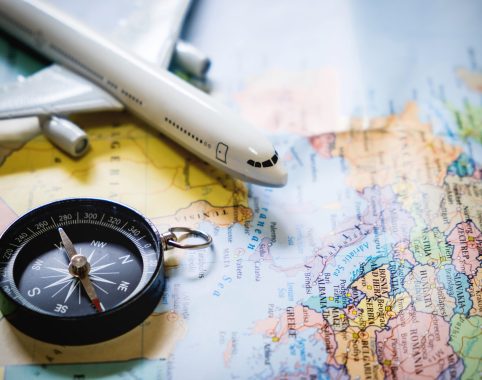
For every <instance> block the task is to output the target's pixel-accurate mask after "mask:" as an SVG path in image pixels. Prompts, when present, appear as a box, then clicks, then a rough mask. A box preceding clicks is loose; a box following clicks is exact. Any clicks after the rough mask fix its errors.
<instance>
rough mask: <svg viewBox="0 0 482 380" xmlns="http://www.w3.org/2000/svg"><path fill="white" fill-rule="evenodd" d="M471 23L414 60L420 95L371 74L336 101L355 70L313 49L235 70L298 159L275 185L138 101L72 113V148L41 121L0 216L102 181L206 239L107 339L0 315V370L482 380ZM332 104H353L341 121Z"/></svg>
mask: <svg viewBox="0 0 482 380" xmlns="http://www.w3.org/2000/svg"><path fill="white" fill-rule="evenodd" d="M479 11H480V10H479ZM479 28H480V27H479ZM462 37H466V35H465V34H462V36H461V37H460V40H456V41H455V42H453V43H454V44H458V45H457V46H459V45H460V46H462V48H461V49H462V50H461V51H463V52H464V54H465V55H458V56H456V57H451V56H450V57H448V58H447V60H446V61H447V62H446V69H447V70H446V71H443V73H444V75H442V74H440V71H437V70H435V73H430V72H429V70H428V68H427V66H423V65H421V68H418V70H419V71H421V74H418V73H417V74H413V78H414V79H411V80H412V82H413V83H412V82H411V83H410V86H412V87H410V91H409V93H410V95H407V94H406V93H405V92H404V91H400V94H397V96H388V95H387V92H388V90H387V88H388V87H390V86H388V85H386V83H385V82H383V83H380V79H379V78H378V79H372V82H370V84H369V86H368V87H370V91H371V92H370V91H368V92H370V94H371V95H370V94H368V95H367V97H368V98H370V96H371V97H372V100H371V101H369V102H368V103H369V104H368V105H366V107H365V108H366V109H369V110H370V111H369V112H367V113H365V112H363V113H361V112H360V107H359V104H357V103H353V104H352V103H350V104H349V105H348V106H347V105H346V104H337V103H336V101H334V100H333V99H334V98H336V97H337V96H339V95H340V94H341V95H340V97H342V98H343V91H346V88H345V87H344V86H343V85H341V84H340V82H342V80H343V78H344V75H345V77H346V75H347V73H346V72H344V71H343V70H341V69H333V67H327V66H325V65H321V64H320V67H317V68H314V69H313V68H311V69H303V70H301V69H299V70H292V69H291V70H288V69H283V70H279V69H277V70H274V69H271V68H266V69H265V70H264V71H262V72H261V73H260V72H257V71H254V73H253V75H252V76H250V78H249V79H245V80H244V81H243V83H242V85H240V86H237V87H236V86H235V87H236V88H237V89H236V91H235V92H234V93H231V94H230V95H231V96H232V98H233V99H235V100H234V101H233V102H234V103H235V106H236V107H237V108H238V110H239V112H240V113H242V114H243V115H244V116H245V117H246V118H247V119H248V120H251V121H252V122H253V123H255V124H256V125H258V126H259V127H260V128H263V130H264V131H265V133H267V134H268V136H269V137H270V139H271V140H272V141H273V143H274V145H275V146H276V147H277V150H278V152H279V153H280V157H282V160H283V162H284V164H285V166H286V168H287V170H288V173H289V184H288V185H287V186H286V187H285V188H281V189H270V188H263V187H259V186H254V185H249V184H245V183H243V182H240V181H238V180H234V179H232V178H231V177H229V176H227V175H225V174H224V173H222V172H220V171H218V170H216V169H213V168H211V167H210V166H209V165H207V164H205V163H203V162H202V161H200V160H199V159H197V158H196V157H194V156H192V155H191V154H190V153H188V152H186V151H184V150H183V149H181V148H179V147H177V146H176V145H175V144H173V143H171V142H170V141H169V140H167V139H166V138H164V137H163V136H161V135H160V134H158V133H156V132H153V131H152V130H151V129H149V128H148V127H147V126H144V125H143V124H142V123H141V122H139V121H138V120H137V119H135V118H134V117H132V116H129V115H126V114H107V115H106V114H94V115H79V116H74V120H75V121H76V122H77V123H78V124H79V125H82V126H83V127H85V129H86V131H87V132H88V134H89V136H90V140H91V144H92V146H91V150H90V152H89V153H88V154H87V156H86V157H84V158H82V159H80V160H72V159H71V158H69V157H68V156H66V155H64V154H63V153H61V152H60V151H58V150H57V149H55V148H54V147H52V146H51V145H50V143H49V142H48V141H47V140H46V139H45V138H44V137H43V136H36V137H34V138H32V139H30V140H29V141H25V142H24V143H23V144H22V145H21V146H17V145H5V146H2V147H1V148H0V229H4V228H5V227H6V226H7V225H8V224H9V223H10V222H11V221H12V220H14V218H15V217H16V216H17V215H21V214H23V213H25V212H26V211H27V210H29V209H31V208H33V207H36V206H38V205H41V204H43V203H46V202H48V201H52V200H56V199H61V198H66V197H77V196H95V197H100V198H108V199H112V200H116V201H119V202H122V203H125V204H128V205H130V206H132V207H134V208H136V209H138V210H139V211H141V212H142V213H144V214H145V215H146V216H148V217H149V218H150V219H151V220H152V221H153V222H154V224H155V225H156V226H157V227H158V229H159V230H160V231H164V230H166V229H167V228H168V227H169V226H173V225H183V226H190V227H196V228H200V229H202V230H205V231H206V232H208V233H210V234H211V235H212V236H213V238H214V246H213V248H212V249H205V250H199V251H193V252H178V251H175V252H174V253H172V254H169V255H168V256H167V257H166V263H167V266H168V269H167V275H168V280H167V289H166V291H165V293H164V295H163V298H162V300H161V302H160V303H159V305H158V307H157V308H156V310H155V312H154V313H153V314H152V315H151V316H150V317H149V318H148V319H147V320H146V321H145V322H144V323H143V324H142V325H141V326H139V327H137V328H135V329H134V330H132V331H131V332H129V333H127V334H125V335H123V336H121V337H119V338H116V339H114V340H111V341H108V342H105V343H100V344H96V345H90V346H82V347H69V346H56V345H52V344H47V343H43V342H40V341H36V340H34V339H32V338H29V337H28V336H25V335H23V334H22V333H20V332H18V331H16V330H15V329H14V328H13V327H12V326H11V325H9V323H8V322H7V321H6V320H5V319H0V341H1V342H2V344H1V345H0V379H1V378H2V377H3V378H5V379H10V378H28V377H29V376H30V377H33V376H35V377H36V378H39V379H47V378H48V379H51V378H65V377H68V378H76V379H83V378H112V379H114V378H123V377H125V376H131V377H136V378H169V379H171V378H173V379H177V378H180V379H185V378H194V377H197V378H233V379H234V378H243V379H244V378H252V379H318V378H319V379H322V378H326V379H384V378H386V379H480V377H481V374H482V360H481V359H482V354H481V353H482V265H481V262H482V145H481V144H482V141H481V133H482V124H481V123H482V116H481V115H482V107H481V99H482V86H481V83H482V67H481V66H480V63H479V62H480V61H477V59H479V60H480V59H481V56H480V52H481V51H482V46H481V45H480V41H479V44H478V46H475V47H474V46H472V45H470V44H468V43H466V41H465V40H464V39H463V38H462ZM477 49H478V50H477ZM477 57H478V58H477ZM449 58H450V59H449ZM437 73H439V76H437ZM419 75H420V76H421V77H422V78H429V79H428V80H423V81H422V80H419ZM368 77H369V76H368ZM340 78H341V79H340ZM227 92H228V93H229V91H227ZM345 94H346V93H345ZM327 103H329V104H330V107H332V108H334V109H341V110H342V112H343V111H346V110H348V111H346V114H347V115H348V116H347V118H346V120H344V121H343V123H342V124H343V126H342V127H340V126H337V127H335V125H334V124H336V123H338V122H339V121H337V120H338V119H337V118H335V117H334V116H333V115H332V114H331V113H330V112H329V111H326V104H327ZM341 103H344V102H341ZM380 104H384V105H385V104H389V107H388V109H387V108H384V107H382V106H380ZM324 106H325V108H324ZM186 363H189V364H188V365H186Z"/></svg>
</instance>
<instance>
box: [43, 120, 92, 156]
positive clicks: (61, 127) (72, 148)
mask: <svg viewBox="0 0 482 380" xmlns="http://www.w3.org/2000/svg"><path fill="white" fill-rule="evenodd" d="M39 121H40V127H41V129H42V132H43V133H44V135H45V136H46V137H47V138H48V139H49V140H50V141H51V142H52V143H53V144H54V145H55V146H57V147H58V148H60V149H62V150H63V151H64V152H65V153H67V154H69V155H70V156H72V157H80V156H82V155H84V154H85V152H87V150H88V148H89V138H88V137H87V134H86V133H85V132H84V131H83V130H82V129H81V128H79V127H78V126H77V125H75V124H74V123H72V122H71V121H70V120H67V119H64V118H61V117H58V116H48V117H45V118H44V117H39Z"/></svg>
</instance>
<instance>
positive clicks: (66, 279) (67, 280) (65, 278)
mask: <svg viewBox="0 0 482 380" xmlns="http://www.w3.org/2000/svg"><path fill="white" fill-rule="evenodd" d="M72 279H73V277H72V276H71V275H70V273H69V274H68V275H67V276H64V277H62V278H61V279H59V280H57V281H54V282H52V283H51V284H50V285H47V286H44V289H48V288H52V287H54V286H57V285H62V284H63V283H65V282H69V281H70V280H72Z"/></svg>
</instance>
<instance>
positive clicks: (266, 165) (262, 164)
mask: <svg viewBox="0 0 482 380" xmlns="http://www.w3.org/2000/svg"><path fill="white" fill-rule="evenodd" d="M277 162H278V152H277V151H274V156H273V157H271V159H269V160H266V161H263V162H259V161H254V160H248V165H251V166H254V167H255V168H260V167H263V168H269V167H270V166H274V165H276V163H277Z"/></svg>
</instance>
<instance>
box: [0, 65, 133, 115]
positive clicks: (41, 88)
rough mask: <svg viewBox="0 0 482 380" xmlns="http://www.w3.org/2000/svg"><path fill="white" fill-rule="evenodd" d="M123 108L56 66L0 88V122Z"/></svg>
mask: <svg viewBox="0 0 482 380" xmlns="http://www.w3.org/2000/svg"><path fill="white" fill-rule="evenodd" d="M123 108H124V107H123V105H122V104H121V103H120V102H119V101H117V100H116V99H115V98H114V97H112V96H111V95H109V94H108V93H107V92H105V91H104V90H102V89H101V88H99V87H97V86H95V85H94V84H92V83H91V82H89V81H88V80H86V79H84V78H83V77H81V76H80V75H77V74H76V73H74V72H72V71H70V70H68V69H66V68H64V67H62V66H59V65H51V66H49V67H47V68H45V69H43V70H41V71H39V72H37V73H35V74H33V75H31V76H30V77H28V78H26V79H23V80H20V81H17V82H13V83H10V84H7V85H4V86H2V87H0V119H12V118H20V117H28V116H42V115H58V114H68V113H74V112H86V111H113V110H122V109H123Z"/></svg>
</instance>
